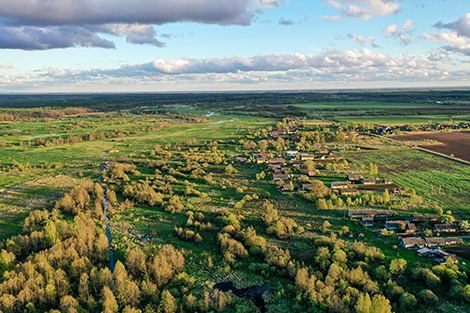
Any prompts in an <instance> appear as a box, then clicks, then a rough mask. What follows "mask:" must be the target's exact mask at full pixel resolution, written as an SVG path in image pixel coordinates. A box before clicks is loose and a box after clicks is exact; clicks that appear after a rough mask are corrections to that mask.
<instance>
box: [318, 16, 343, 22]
mask: <svg viewBox="0 0 470 313" xmlns="http://www.w3.org/2000/svg"><path fill="white" fill-rule="evenodd" d="M320 19H321V20H326V21H330V22H340V21H344V19H343V18H342V17H340V16H339V15H334V16H322V17H320Z"/></svg>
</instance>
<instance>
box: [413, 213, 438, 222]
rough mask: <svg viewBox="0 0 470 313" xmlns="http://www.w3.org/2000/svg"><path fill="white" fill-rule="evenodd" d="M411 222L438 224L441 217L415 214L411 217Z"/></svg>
mask: <svg viewBox="0 0 470 313" xmlns="http://www.w3.org/2000/svg"><path fill="white" fill-rule="evenodd" d="M411 220H412V221H413V222H436V221H438V220H439V217H438V216H437V215H432V214H427V215H422V214H413V215H411Z"/></svg>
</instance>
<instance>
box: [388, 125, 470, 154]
mask: <svg viewBox="0 0 470 313" xmlns="http://www.w3.org/2000/svg"><path fill="white" fill-rule="evenodd" d="M387 138H389V139H392V140H396V141H422V140H425V139H428V140H434V141H438V142H441V143H442V144H435V145H433V144H431V145H418V147H420V148H423V149H427V150H431V151H435V152H439V153H442V154H446V155H451V154H453V155H454V156H455V157H457V158H460V159H462V160H466V161H470V131H455V132H449V133H419V134H410V135H400V136H388V137H387Z"/></svg>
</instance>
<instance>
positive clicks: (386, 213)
mask: <svg viewBox="0 0 470 313" xmlns="http://www.w3.org/2000/svg"><path fill="white" fill-rule="evenodd" d="M391 216H395V213H394V212H393V211H391V210H349V211H348V217H350V218H361V217H372V218H374V217H391Z"/></svg>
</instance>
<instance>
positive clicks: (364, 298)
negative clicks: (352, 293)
mask: <svg viewBox="0 0 470 313" xmlns="http://www.w3.org/2000/svg"><path fill="white" fill-rule="evenodd" d="M371 305H372V302H371V300H370V296H369V294H368V293H367V292H366V294H365V295H364V294H363V293H361V294H360V295H359V298H358V299H357V302H356V305H355V306H354V309H355V310H356V313H370V308H371Z"/></svg>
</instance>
